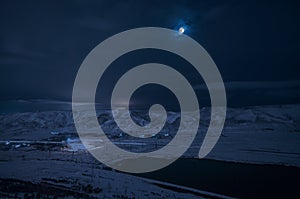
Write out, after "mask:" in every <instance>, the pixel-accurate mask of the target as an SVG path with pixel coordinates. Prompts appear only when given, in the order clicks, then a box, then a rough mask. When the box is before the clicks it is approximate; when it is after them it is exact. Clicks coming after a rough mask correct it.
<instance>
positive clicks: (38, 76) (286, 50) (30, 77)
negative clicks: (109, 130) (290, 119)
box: [0, 0, 300, 104]
mask: <svg viewBox="0 0 300 199" xmlns="http://www.w3.org/2000/svg"><path fill="white" fill-rule="evenodd" d="M299 8H300V4H299V2H298V1H273V2H270V1H184V2H183V1H173V0H172V1H171V0H168V1H43V2H36V1H26V2H25V1H6V2H1V5H0V28H1V31H0V85H1V86H0V89H1V94H0V99H2V100H7V99H31V98H52V99H62V100H70V99H71V92H72V86H73V82H74V79H75V76H76V72H77V70H78V68H79V66H80V64H81V62H82V61H83V59H84V58H85V56H86V55H87V54H88V53H89V51H90V50H91V49H93V48H94V47H95V46H96V45H97V44H98V43H100V42H101V41H103V40H104V39H106V38H108V37H109V36H111V35H114V34H116V33H118V32H121V31H124V30H127V29H131V28H136V27H143V26H160V27H166V28H175V27H178V25H179V24H180V23H184V24H186V25H187V26H188V27H189V29H188V31H187V34H188V35H190V36H191V37H193V38H194V39H195V40H197V41H198V42H199V43H200V44H201V45H203V46H204V47H205V49H206V50H207V51H208V52H209V53H210V54H211V56H212V58H213V59H214V61H215V62H216V64H217V65H218V67H219V70H220V72H221V74H222V76H223V79H224V81H226V82H232V81H239V82H243V81H244V82H245V83H242V84H243V85H249V86H251V85H252V83H249V82H257V83H255V84H257V85H255V86H257V87H261V86H263V85H265V83H261V81H263V82H265V81H270V82H272V83H271V84H272V85H277V84H281V83H282V82H283V81H290V80H298V79H299V74H300V69H299V65H300V56H298V53H299V50H300V49H299V48H300V46H299V37H298V35H300V29H299V28H298V23H299V19H300V12H299ZM276 81H279V82H280V83H275V82H276ZM230 84H231V83H230ZM242 84H240V85H242ZM246 87H247V86H246ZM245 89H246V88H245ZM281 90H283V89H281ZM295 92H299V91H295ZM279 93H280V92H279ZM229 94H230V93H229ZM235 95H236V94H235ZM237 96H238V94H237ZM255 97H256V96H252V98H251V99H253V102H255V103H256V101H257V100H256V99H255ZM266 98H267V97H266ZM293 100H294V101H293ZM293 100H292V102H299V99H298V98H297V99H295V98H293ZM250 101H251V100H250ZM249 103H250V104H251V102H249Z"/></svg>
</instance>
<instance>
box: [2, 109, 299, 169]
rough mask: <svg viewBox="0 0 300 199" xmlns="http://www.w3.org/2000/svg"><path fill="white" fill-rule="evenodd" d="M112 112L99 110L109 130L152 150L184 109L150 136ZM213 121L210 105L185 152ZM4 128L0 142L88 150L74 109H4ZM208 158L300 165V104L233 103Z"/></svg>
mask: <svg viewBox="0 0 300 199" xmlns="http://www.w3.org/2000/svg"><path fill="white" fill-rule="evenodd" d="M83 117H84V114H83ZM112 118H113V117H112V115H111V113H110V112H109V111H98V121H99V123H100V124H101V127H102V128H103V130H104V131H105V132H106V134H107V136H108V137H109V138H110V139H111V140H112V141H113V142H114V143H115V144H116V145H118V146H120V147H122V148H125V149H127V150H131V151H144V152H146V151H151V150H152V151H153V150H156V149H157V148H160V147H162V146H164V145H166V144H167V143H168V142H169V141H170V140H171V139H172V138H173V137H174V136H175V134H176V132H177V128H178V125H179V121H180V113H176V112H169V113H168V119H167V123H166V126H165V127H164V128H163V130H162V132H160V133H159V134H157V135H156V136H153V137H151V138H148V139H141V138H134V137H131V136H128V135H127V134H125V133H123V132H122V131H120V129H119V128H118V126H117V125H116V124H115V122H114V121H113V120H112ZM132 118H134V120H135V122H136V123H138V124H141V125H144V124H147V123H148V122H149V120H148V115H147V113H146V112H145V111H143V112H139V111H135V112H133V113H132ZM209 121H210V111H209V109H208V108H202V109H201V121H200V128H199V131H198V134H199V135H200V136H197V138H196V140H195V141H194V143H193V144H192V146H191V147H190V150H188V151H187V152H186V153H185V154H184V157H195V158H196V157H197V153H198V151H199V146H200V145H201V142H202V139H203V135H205V133H206V130H207V126H208V124H209ZM128 128H130V127H128ZM0 133H1V140H0V143H1V141H2V143H6V144H7V141H11V140H19V141H22V140H24V141H45V140H46V141H62V142H65V145H66V148H65V150H69V151H72V150H75V151H76V150H84V146H83V145H82V144H81V142H80V140H79V139H78V135H77V133H76V129H75V127H74V122H73V119H72V112H70V111H45V112H25V113H15V114H5V115H1V116H0ZM206 158H209V159H217V160H225V161H234V162H248V163H262V164H281V165H292V166H297V167H300V105H298V104H295V105H281V106H257V107H248V108H229V109H228V110H227V116H226V122H225V127H224V129H223V132H222V136H221V137H220V139H219V141H218V143H217V144H216V146H215V148H214V149H213V150H212V151H211V153H210V154H209V155H208V156H207V157H206Z"/></svg>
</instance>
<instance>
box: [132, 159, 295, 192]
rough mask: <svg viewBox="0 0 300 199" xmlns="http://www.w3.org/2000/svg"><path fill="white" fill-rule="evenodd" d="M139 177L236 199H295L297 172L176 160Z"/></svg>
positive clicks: (286, 168)
mask: <svg viewBox="0 0 300 199" xmlns="http://www.w3.org/2000/svg"><path fill="white" fill-rule="evenodd" d="M136 175H138V176H141V177H146V178H151V179H156V180H160V181H165V182H170V183H173V184H178V185H183V186H187V187H192V188H196V189H200V190H204V191H210V192H214V193H218V194H223V195H227V196H233V197H238V198H299V197H300V186H299V185H300V183H299V181H300V168H297V167H289V166H279V165H257V164H242V163H232V162H223V161H215V160H205V159H201V160H199V159H179V160H177V161H176V162H175V163H173V164H171V165H169V166H168V167H166V168H164V169H161V170H158V171H154V172H149V173H144V174H136Z"/></svg>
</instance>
